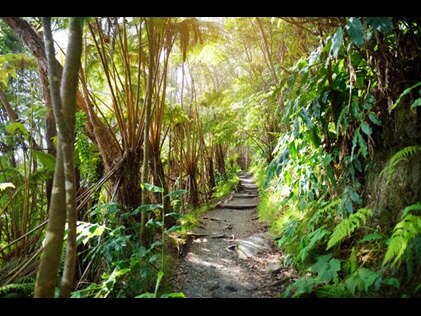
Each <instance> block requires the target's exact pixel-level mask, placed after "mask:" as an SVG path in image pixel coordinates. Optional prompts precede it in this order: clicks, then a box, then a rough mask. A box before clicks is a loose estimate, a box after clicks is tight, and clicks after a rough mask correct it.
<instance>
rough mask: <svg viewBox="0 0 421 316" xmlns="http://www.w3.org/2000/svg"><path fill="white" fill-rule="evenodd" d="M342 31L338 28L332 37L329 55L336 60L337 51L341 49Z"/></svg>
mask: <svg viewBox="0 0 421 316" xmlns="http://www.w3.org/2000/svg"><path fill="white" fill-rule="evenodd" d="M342 40H343V31H342V28H341V27H338V29H337V31H336V33H335V35H333V37H332V47H331V48H330V55H331V56H332V55H333V57H335V58H338V53H339V49H340V48H341V47H342Z"/></svg>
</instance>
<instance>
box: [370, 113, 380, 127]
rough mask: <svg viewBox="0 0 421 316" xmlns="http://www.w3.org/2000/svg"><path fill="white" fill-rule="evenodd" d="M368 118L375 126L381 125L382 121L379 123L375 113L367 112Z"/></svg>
mask: <svg viewBox="0 0 421 316" xmlns="http://www.w3.org/2000/svg"><path fill="white" fill-rule="evenodd" d="M368 118H369V119H370V121H372V122H373V123H374V124H376V125H377V126H380V125H382V121H380V119H379V117H378V116H377V114H376V113H374V112H369V113H368Z"/></svg>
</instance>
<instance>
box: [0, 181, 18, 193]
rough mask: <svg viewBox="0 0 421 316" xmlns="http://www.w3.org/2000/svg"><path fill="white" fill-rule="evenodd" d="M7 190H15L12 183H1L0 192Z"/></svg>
mask: <svg viewBox="0 0 421 316" xmlns="http://www.w3.org/2000/svg"><path fill="white" fill-rule="evenodd" d="M7 188H13V189H15V188H16V187H15V185H14V184H13V183H11V182H1V183H0V191H4V190H6V189H7Z"/></svg>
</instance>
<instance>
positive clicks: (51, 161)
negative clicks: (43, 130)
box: [32, 150, 56, 171]
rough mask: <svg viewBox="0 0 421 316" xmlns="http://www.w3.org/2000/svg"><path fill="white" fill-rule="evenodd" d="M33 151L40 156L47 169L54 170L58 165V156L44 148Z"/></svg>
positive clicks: (36, 155) (39, 158) (37, 156)
mask: <svg viewBox="0 0 421 316" xmlns="http://www.w3.org/2000/svg"><path fill="white" fill-rule="evenodd" d="M32 153H33V155H34V157H36V158H38V160H39V161H40V162H41V163H42V165H43V166H44V168H45V169H47V170H48V171H54V169H55V166H56V157H54V156H53V155H51V154H50V153H46V152H44V151H42V150H33V151H32Z"/></svg>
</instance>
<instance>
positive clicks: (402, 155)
mask: <svg viewBox="0 0 421 316" xmlns="http://www.w3.org/2000/svg"><path fill="white" fill-rule="evenodd" d="M420 151H421V146H407V147H405V148H403V149H401V150H399V151H398V152H396V153H395V154H393V156H392V157H391V158H390V159H389V161H388V163H387V164H386V166H385V167H384V169H383V170H382V171H381V172H380V175H381V176H382V175H384V176H385V177H386V183H390V181H391V180H392V177H393V174H394V173H395V168H396V166H397V165H398V164H399V163H401V162H402V161H406V160H408V159H409V158H410V157H411V156H413V155H415V154H416V153H418V152H420Z"/></svg>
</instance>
